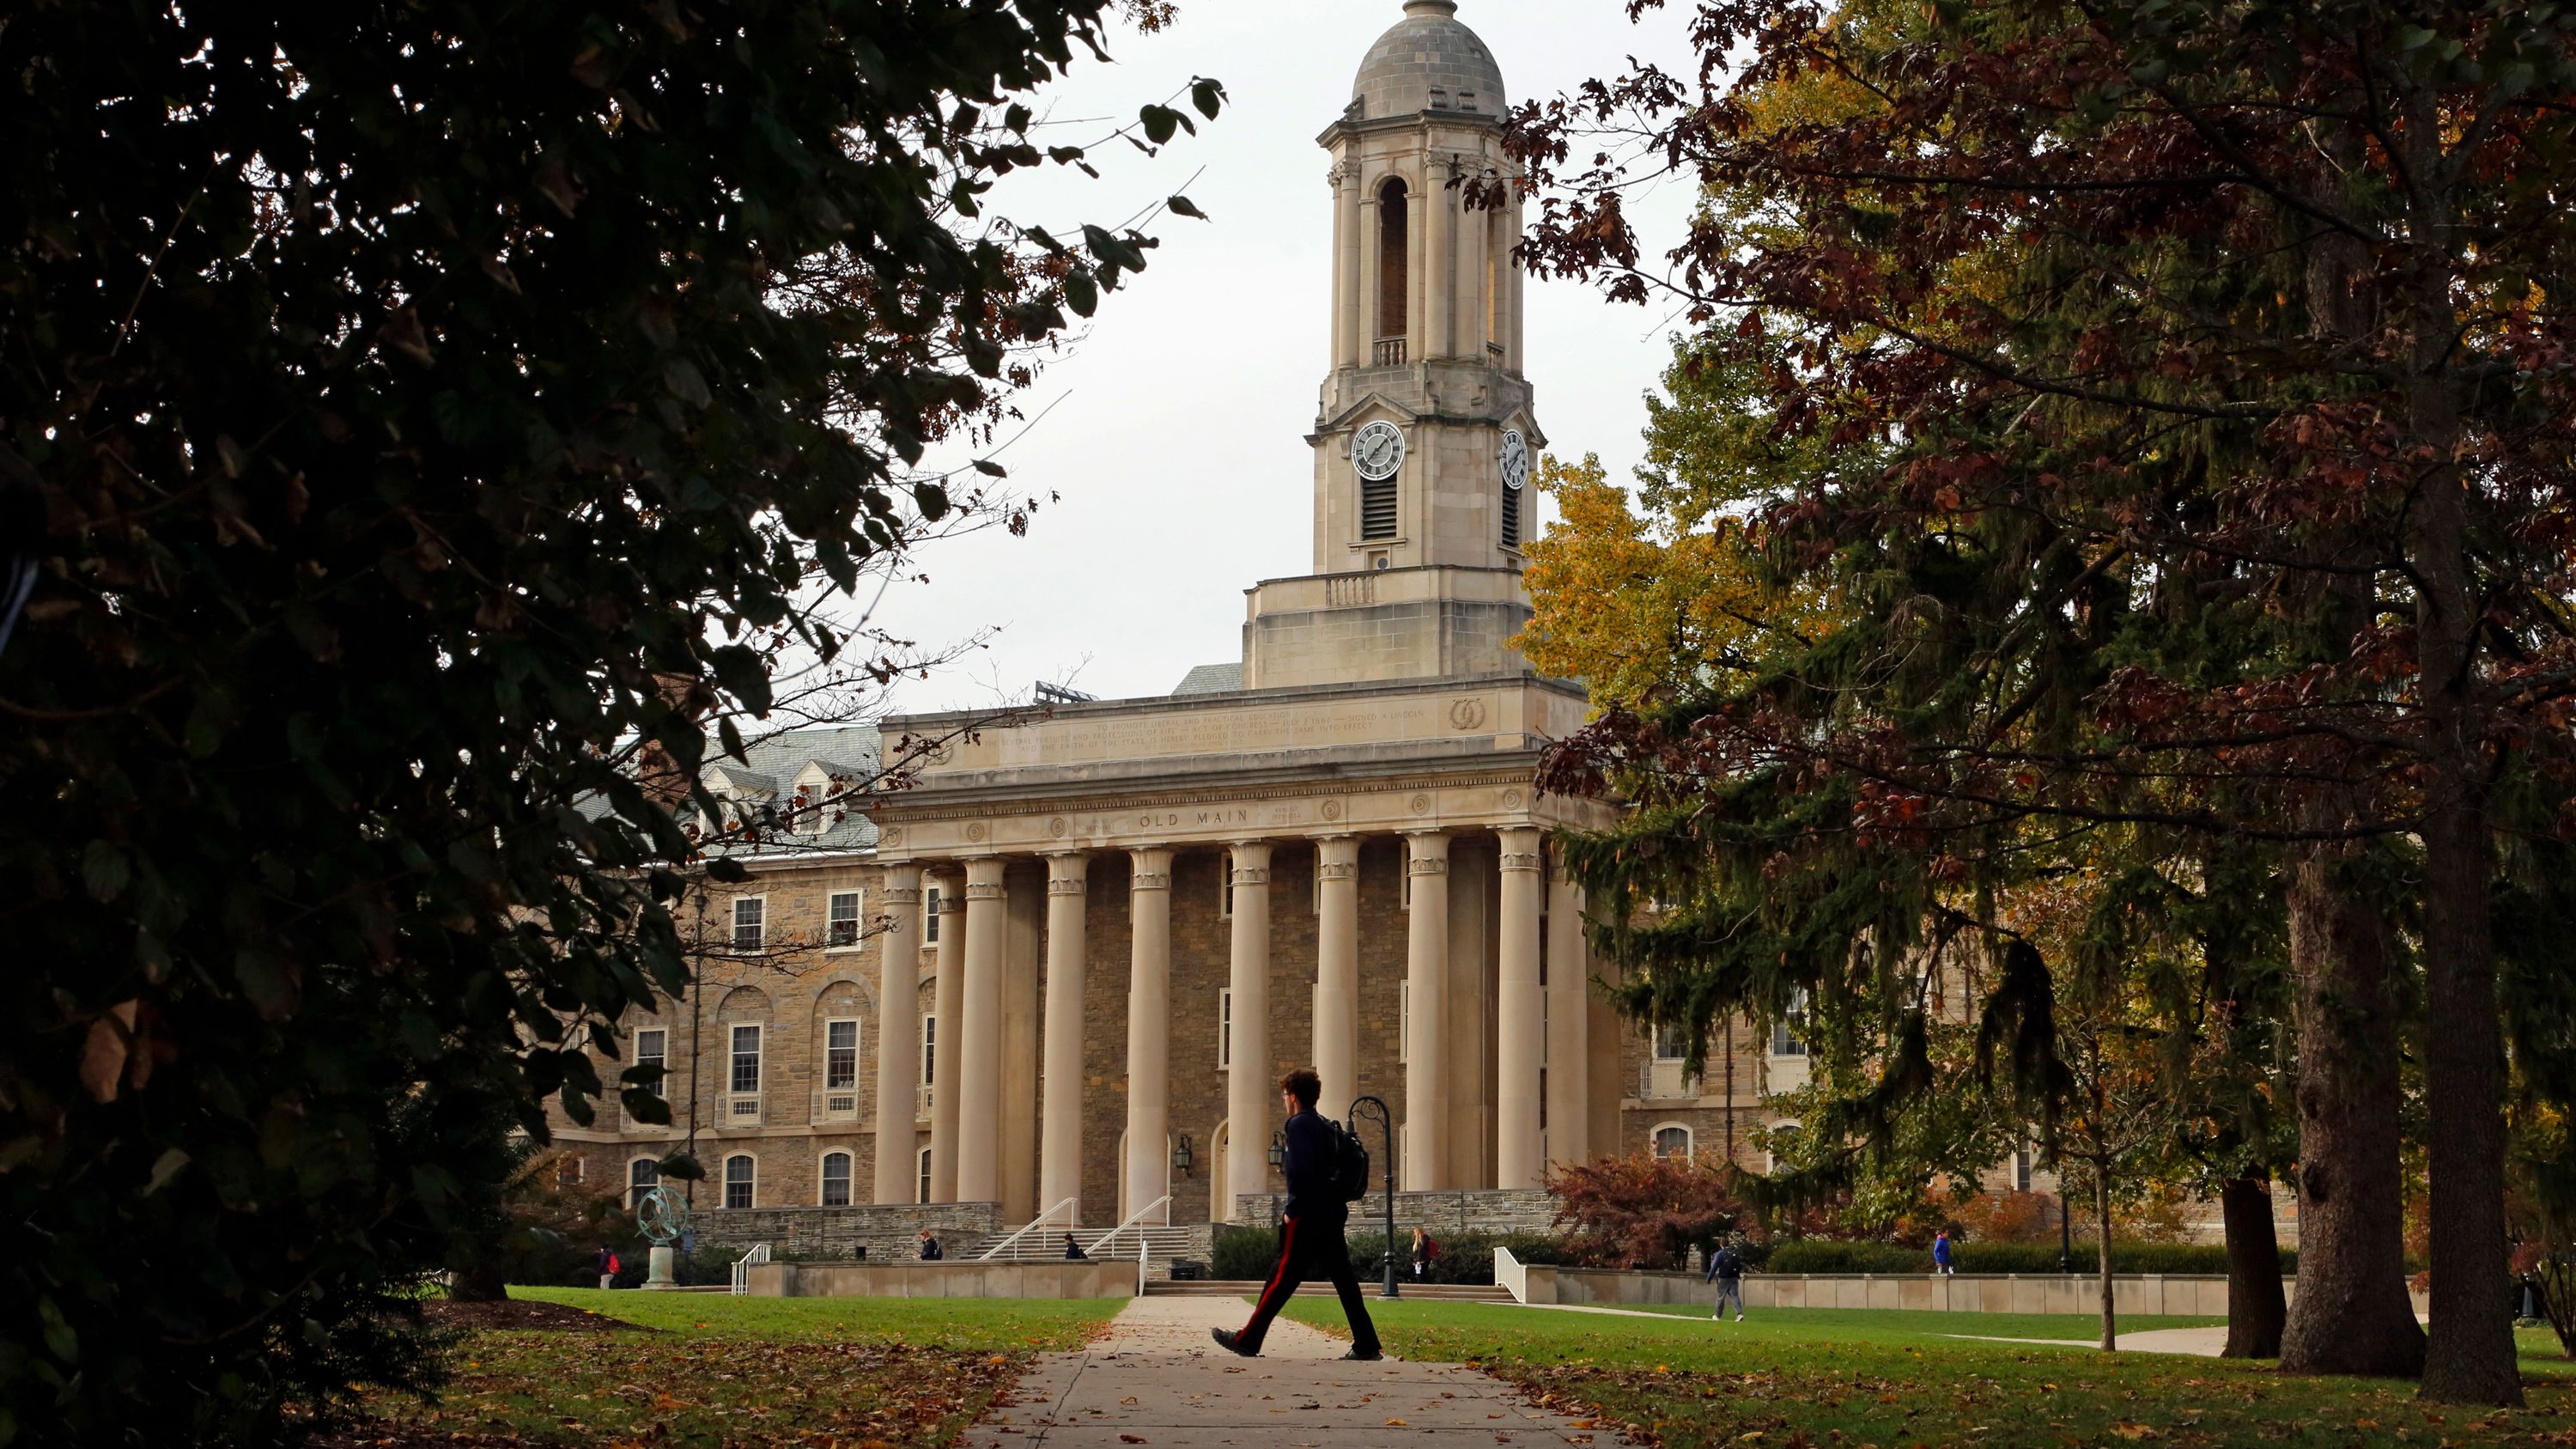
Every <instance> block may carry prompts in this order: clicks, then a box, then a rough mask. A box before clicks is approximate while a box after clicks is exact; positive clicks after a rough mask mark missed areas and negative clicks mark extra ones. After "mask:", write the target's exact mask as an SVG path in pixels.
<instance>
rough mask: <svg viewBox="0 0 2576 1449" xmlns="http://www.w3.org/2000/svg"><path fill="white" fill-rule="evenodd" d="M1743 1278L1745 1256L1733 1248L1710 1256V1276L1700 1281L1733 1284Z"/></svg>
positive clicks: (1719, 1250) (1723, 1249) (1720, 1250)
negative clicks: (1721, 1281)
mask: <svg viewBox="0 0 2576 1449" xmlns="http://www.w3.org/2000/svg"><path fill="white" fill-rule="evenodd" d="M1743 1276H1744V1258H1743V1255H1742V1254H1740V1253H1738V1252H1736V1251H1735V1250H1734V1249H1733V1248H1720V1249H1718V1250H1717V1251H1716V1252H1714V1253H1711V1254H1709V1255H1708V1276H1707V1277H1706V1278H1703V1279H1701V1280H1700V1281H1702V1282H1705V1283H1714V1282H1718V1281H1720V1280H1724V1281H1725V1282H1728V1283H1732V1282H1734V1281H1735V1280H1737V1279H1739V1278H1741V1277H1743Z"/></svg>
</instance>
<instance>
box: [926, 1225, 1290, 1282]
mask: <svg viewBox="0 0 2576 1449" xmlns="http://www.w3.org/2000/svg"><path fill="white" fill-rule="evenodd" d="M1064 1234H1065V1230H1064V1229H1063V1228H1059V1227H1049V1228H1041V1229H1039V1230H1038V1231H1036V1232H1033V1233H1030V1234H1028V1235H1026V1236H1025V1237H1022V1238H1021V1239H1020V1240H1019V1241H1018V1242H1016V1243H1013V1244H1011V1245H1010V1246H1009V1247H1007V1248H1004V1249H1003V1250H1002V1251H1001V1252H999V1253H996V1254H995V1255H994V1256H993V1259H992V1261H993V1262H996V1263H1054V1262H1061V1261H1063V1259H1064ZM1139 1234H1141V1235H1142V1237H1143V1240H1144V1249H1145V1276H1146V1278H1147V1280H1148V1281H1151V1280H1154V1279H1159V1278H1168V1277H1170V1276H1171V1272H1172V1260H1173V1259H1174V1258H1195V1259H1198V1260H1199V1261H1201V1262H1205V1261H1206V1260H1207V1255H1208V1233H1207V1228H1206V1225H1205V1224H1199V1225H1195V1226H1193V1225H1189V1224H1183V1225H1181V1226H1179V1227H1168V1228H1165V1227H1146V1228H1122V1229H1120V1230H1119V1231H1118V1233H1117V1234H1116V1235H1115V1236H1113V1237H1111V1238H1110V1239H1109V1241H1107V1242H1105V1243H1101V1244H1100V1246H1098V1247H1096V1248H1095V1247H1093V1246H1092V1244H1093V1243H1094V1241H1096V1240H1097V1239H1098V1238H1099V1237H1100V1236H1101V1232H1100V1229H1098V1228H1076V1229H1074V1230H1073V1238H1074V1241H1075V1242H1078V1243H1080V1244H1082V1246H1083V1250H1084V1251H1085V1252H1087V1253H1089V1254H1090V1255H1091V1256H1092V1257H1093V1258H1094V1259H1109V1260H1115V1261H1117V1262H1121V1263H1133V1262H1135V1261H1136V1248H1137V1239H1138V1236H1139ZM1009 1236H1010V1235H1009V1234H1008V1233H987V1234H985V1235H984V1236H983V1237H981V1238H978V1239H976V1240H975V1241H974V1242H972V1243H969V1244H967V1245H966V1247H965V1248H964V1249H963V1250H962V1251H959V1252H956V1253H952V1254H950V1256H951V1257H954V1258H962V1259H965V1260H967V1261H970V1262H971V1261H974V1260H976V1259H980V1258H982V1257H983V1256H984V1253H985V1251H986V1250H987V1249H989V1248H991V1247H992V1246H993V1245H994V1244H995V1243H998V1242H1001V1241H1002V1240H1003V1239H1004V1238H1007V1237H1009ZM1260 1286H1261V1285H1260V1284H1258V1283H1256V1284H1254V1285H1253V1287H1254V1288H1256V1289H1257V1288H1259V1287H1260Z"/></svg>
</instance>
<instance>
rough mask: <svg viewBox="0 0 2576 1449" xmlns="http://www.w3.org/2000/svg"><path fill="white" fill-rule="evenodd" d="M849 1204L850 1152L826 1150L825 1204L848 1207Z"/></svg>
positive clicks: (824, 1168) (826, 1205)
mask: <svg viewBox="0 0 2576 1449" xmlns="http://www.w3.org/2000/svg"><path fill="white" fill-rule="evenodd" d="M849 1205H850V1154H848V1153H846V1152H826V1153H824V1154H823V1206H825V1207H848V1206H849Z"/></svg>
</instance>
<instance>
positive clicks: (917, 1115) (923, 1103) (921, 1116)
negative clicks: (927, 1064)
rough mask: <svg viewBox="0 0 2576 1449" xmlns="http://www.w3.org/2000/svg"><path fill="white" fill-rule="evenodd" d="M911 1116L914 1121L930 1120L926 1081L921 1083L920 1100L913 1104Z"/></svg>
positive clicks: (928, 1086)
mask: <svg viewBox="0 0 2576 1449" xmlns="http://www.w3.org/2000/svg"><path fill="white" fill-rule="evenodd" d="M912 1116H913V1120H914V1121H916V1122H927V1121H929V1120H930V1084H929V1083H928V1082H924V1083H922V1084H921V1095H920V1100H919V1101H918V1102H916V1103H915V1104H914V1106H913V1109H912Z"/></svg>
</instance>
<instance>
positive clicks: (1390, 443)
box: [1351, 421, 1404, 483]
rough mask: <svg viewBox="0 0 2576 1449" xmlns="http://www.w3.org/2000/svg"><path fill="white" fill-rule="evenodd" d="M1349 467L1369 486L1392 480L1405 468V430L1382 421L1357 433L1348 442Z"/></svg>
mask: <svg viewBox="0 0 2576 1449" xmlns="http://www.w3.org/2000/svg"><path fill="white" fill-rule="evenodd" d="M1351 464H1352V466H1353V467H1356V468H1358V469H1359V470H1360V476H1361V477H1363V478H1366V479H1368V480H1369V481H1370V482H1372V483H1374V482H1377V481H1378V480H1380V479H1383V478H1392V477H1394V476H1395V470H1396V469H1398V468H1401V467H1403V466H1404V430H1403V429H1401V428H1399V427H1397V426H1396V425H1395V424H1393V423H1390V422H1385V421H1379V422H1374V423H1371V424H1369V425H1368V426H1367V427H1364V428H1362V429H1360V431H1359V436H1357V437H1355V438H1353V439H1351Z"/></svg>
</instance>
